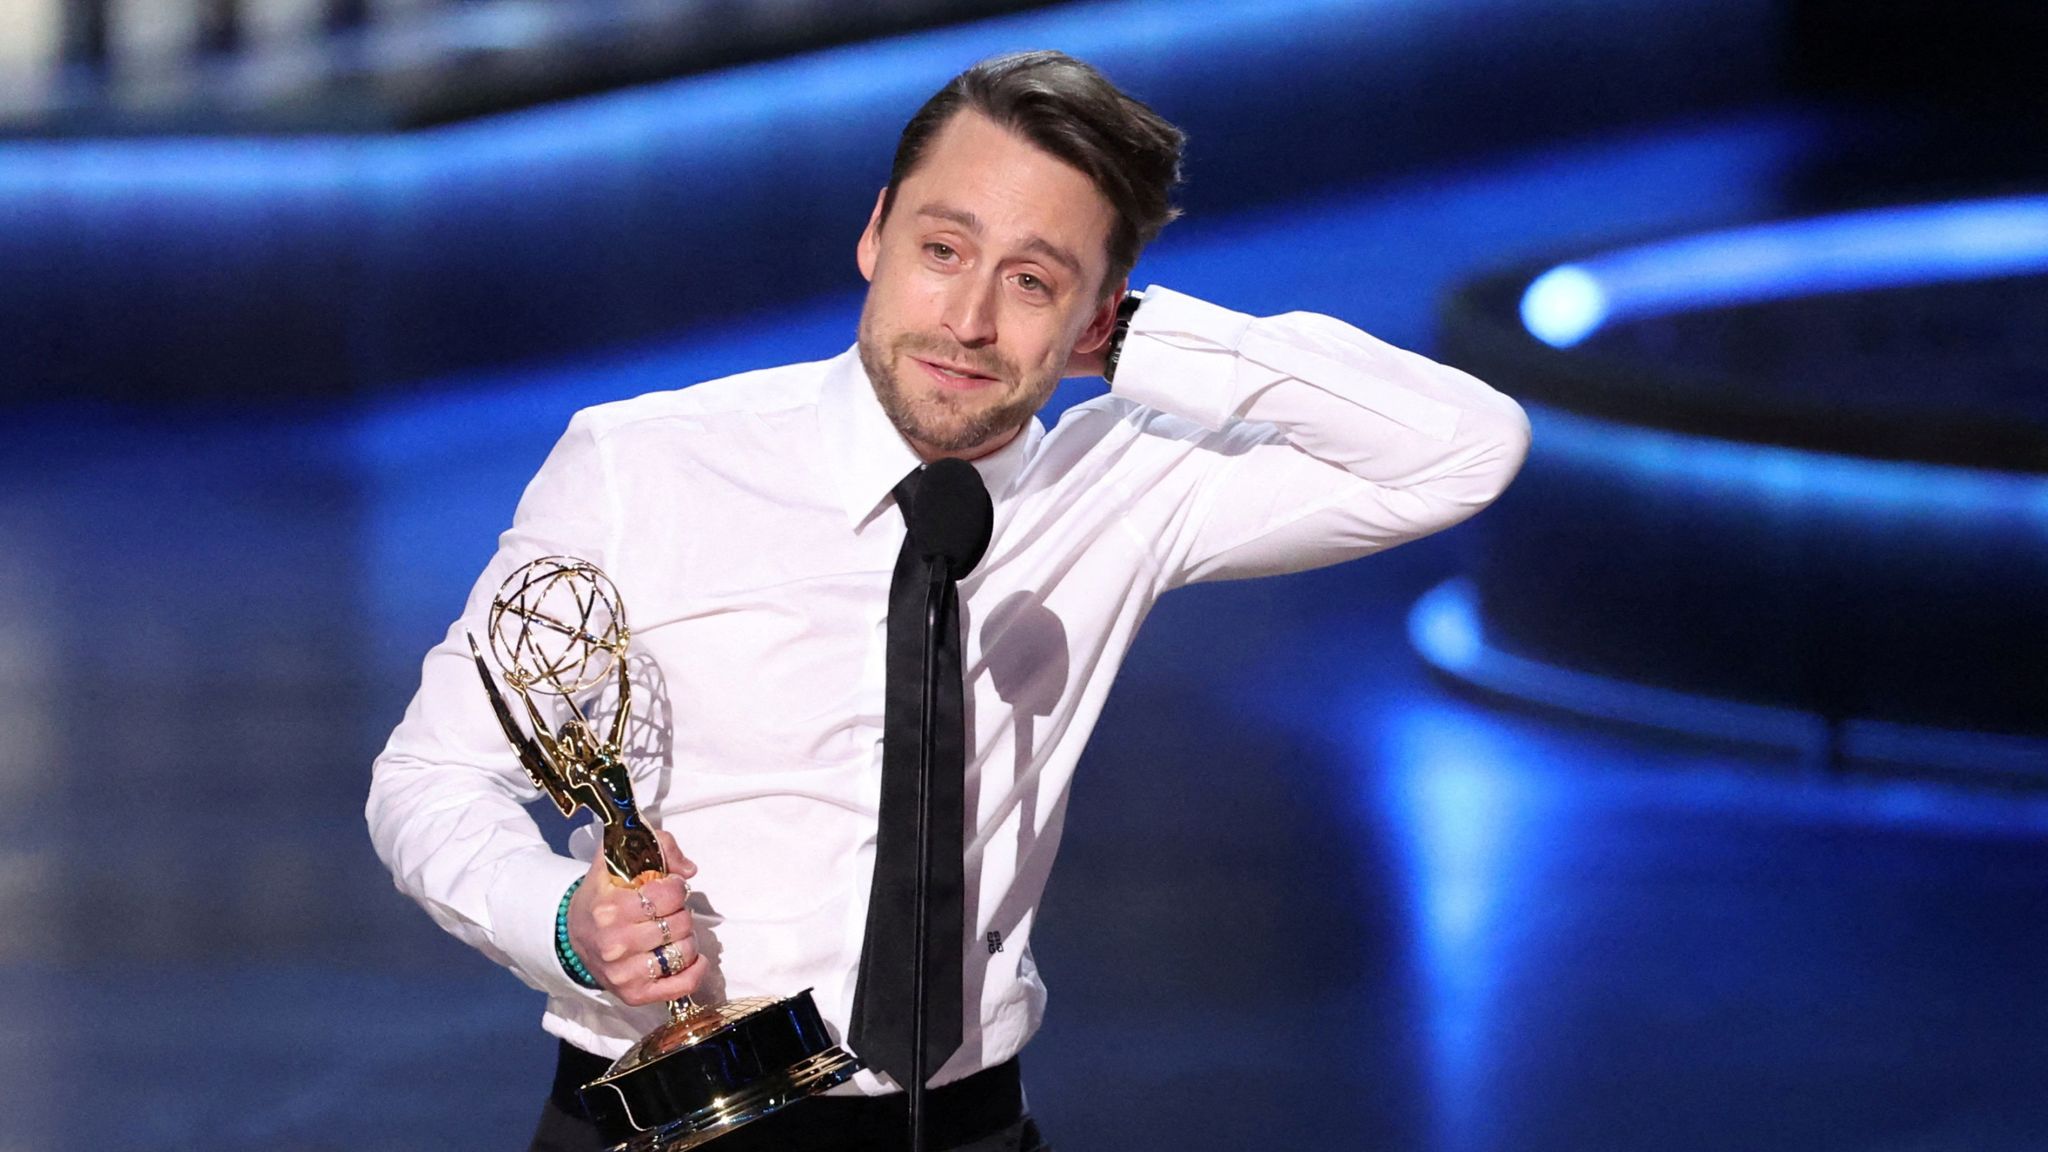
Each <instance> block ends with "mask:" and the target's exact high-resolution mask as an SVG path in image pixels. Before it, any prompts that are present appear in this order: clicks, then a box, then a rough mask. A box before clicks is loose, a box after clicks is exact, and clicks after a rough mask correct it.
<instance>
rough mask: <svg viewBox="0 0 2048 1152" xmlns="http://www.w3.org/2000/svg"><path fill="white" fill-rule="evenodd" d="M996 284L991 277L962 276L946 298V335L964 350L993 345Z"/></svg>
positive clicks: (994, 337) (994, 336)
mask: <svg viewBox="0 0 2048 1152" xmlns="http://www.w3.org/2000/svg"><path fill="white" fill-rule="evenodd" d="M996 288H997V282H996V281H995V279H994V278H993V277H989V278H986V279H984V278H982V277H979V276H963V277H960V278H959V279H958V280H956V281H955V282H954V290H953V291H952V293H950V294H949V295H948V296H947V298H946V315H945V319H944V323H945V325H946V331H947V332H949V333H951V334H952V336H953V339H955V340H958V341H959V342H960V344H961V345H962V346H963V347H967V348H980V347H984V346H986V345H989V344H993V343H995V339H996V293H995V290H996Z"/></svg>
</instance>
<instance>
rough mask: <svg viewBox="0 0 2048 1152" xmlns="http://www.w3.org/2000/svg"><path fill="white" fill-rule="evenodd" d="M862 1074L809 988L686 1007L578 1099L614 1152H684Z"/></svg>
mask: <svg viewBox="0 0 2048 1152" xmlns="http://www.w3.org/2000/svg"><path fill="white" fill-rule="evenodd" d="M860 1067H861V1064H860V1061H859V1060H858V1059H856V1058H855V1057H854V1056H853V1055H851V1054H850V1053H848V1052H847V1051H846V1050H845V1049H844V1048H841V1047H839V1046H838V1045H836V1044H834V1043H832V1041H831V1038H830V1036H829V1035H827V1034H826V1032H825V1027H824V1023H823V1021H822V1020H821V1019H820V1018H819V1016H818V1010H817V1007H816V1005H814V1004H813V1003H812V1002H811V994H810V991H809V990H808V989H806V990H804V991H803V992H800V993H798V994H796V995H795V996H790V997H787V998H784V999H780V1000H776V999H771V998H767V997H760V998H755V999H749V1000H735V1001H732V1002H731V1003H728V1004H721V1005H719V1006H717V1007H715V1008H700V1007H694V1006H693V1007H690V1008H688V1009H687V1010H685V1011H683V1012H682V1013H681V1014H680V1015H678V1016H677V1017H676V1018H675V1019H672V1020H670V1021H669V1022H668V1023H666V1024H663V1025H662V1026H661V1027H659V1028H657V1029H655V1030H654V1031H652V1032H650V1033H648V1034H647V1035H645V1036H643V1037H641V1038H640V1040H639V1041H638V1042H637V1043H635V1044H634V1045H633V1047H632V1048H630V1049H628V1050H627V1052H626V1054H625V1055H623V1056H621V1057H619V1059H618V1060H617V1061H616V1062H614V1063H613V1064H612V1066H611V1068H610V1070H609V1071H607V1072H606V1073H605V1074H604V1075H603V1076H600V1077H598V1078H597V1079H596V1080H593V1081H591V1082H590V1083H589V1084H586V1085H584V1086H583V1089H582V1090H581V1093H580V1095H581V1096H582V1098H583V1104H584V1107H585V1108H586V1109H587V1110H588V1111H589V1113H590V1115H591V1117H592V1119H594V1120H596V1121H597V1123H598V1128H599V1130H600V1131H602V1132H603V1133H604V1134H605V1138H606V1139H607V1140H611V1141H613V1142H614V1143H612V1144H611V1145H610V1148H611V1152H657V1150H661V1152H682V1150H683V1149H689V1148H695V1147H697V1146H698V1145H700V1144H704V1143H707V1142H708V1141H711V1140H714V1139H716V1138H717V1137H719V1136H722V1135H724V1134H726V1133H727V1132H730V1131H732V1130H733V1129H735V1128H738V1127H739V1126H740V1125H742V1124H746V1123H748V1122H750V1121H754V1120H759V1119H760V1118H762V1117H763V1116H767V1115H769V1114H771V1113H774V1112H776V1111H778V1110H780V1109H782V1108H783V1107H785V1106H787V1105H789V1104H793V1103H795V1102H797V1101H798V1100H802V1099H803V1098H804V1097H806V1096H812V1095H815V1094H817V1093H819V1092H823V1091H824V1090H826V1089H827V1088H830V1087H832V1086H834V1085H836V1084H843V1083H845V1082H846V1081H847V1080H849V1079H851V1078H852V1077H853V1074H854V1073H855V1072H857V1071H859V1070H860Z"/></svg>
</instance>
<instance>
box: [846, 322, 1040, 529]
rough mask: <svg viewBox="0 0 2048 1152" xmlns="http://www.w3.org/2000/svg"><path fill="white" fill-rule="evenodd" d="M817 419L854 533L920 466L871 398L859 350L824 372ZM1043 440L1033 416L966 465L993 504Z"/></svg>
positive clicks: (1007, 491)
mask: <svg viewBox="0 0 2048 1152" xmlns="http://www.w3.org/2000/svg"><path fill="white" fill-rule="evenodd" d="M818 418H819V423H820V427H819V429H818V431H819V435H820V437H821V439H822V442H823V444H824V449H825V459H826V463H827V465H828V467H829V468H830V469H831V472H832V479H833V482H834V483H835V484H837V485H838V488H839V499H840V503H841V506H842V507H843V508H844V509H845V512H846V521H847V524H848V526H850V527H853V528H859V527H860V526H861V525H862V524H864V523H866V522H867V521H868V520H869V519H870V518H871V517H873V516H874V514H875V513H876V512H877V511H880V510H881V509H882V507H884V506H885V504H886V503H887V502H888V501H889V500H890V498H891V497H890V493H891V492H893V491H894V490H895V488H896V485H897V484H898V483H899V482H901V481H902V479H903V478H904V477H905V476H908V475H909V474H910V472H911V469H913V468H916V467H917V466H918V465H919V464H921V463H923V461H921V460H919V459H918V456H917V453H916V452H915V451H913V450H912V449H911V447H910V444H909V443H908V442H907V441H905V440H904V439H903V435H902V433H900V432H898V431H896V426H895V425H894V424H892V423H890V422H889V414H888V413H886V412H884V411H882V402H881V401H880V400H877V399H876V398H875V388H874V385H873V384H871V383H869V382H868V374H867V370H866V369H865V368H864V367H862V366H861V362H860V351H859V348H858V347H855V348H850V349H848V350H847V351H846V352H844V353H842V354H841V355H840V356H839V357H838V358H837V359H835V360H833V361H832V363H831V366H830V367H829V368H828V369H827V370H826V373H825V381H824V384H823V386H822V387H821V389H820V391H819V394H818ZM1044 437H1045V426H1044V425H1043V424H1041V423H1039V421H1038V418H1037V417H1035V416H1034V417H1032V418H1031V421H1030V422H1029V423H1027V424H1026V425H1025V426H1024V429H1023V430H1022V431H1020V432H1018V433H1017V435H1015V436H1013V437H1011V439H1010V442H1009V443H1008V444H1005V445H1003V446H1002V447H1001V448H1000V449H998V450H996V451H994V452H991V453H989V454H988V455H986V456H983V457H982V458H981V459H979V460H975V461H972V462H971V463H973V465H974V470H975V471H977V472H979V473H981V482H982V483H983V484H984V485H986V486H987V487H988V494H989V496H990V497H991V498H992V499H993V500H994V501H995V503H997V504H1001V503H1002V502H1003V500H1004V498H1005V497H1007V496H1008V495H1009V494H1010V487H1011V485H1013V484H1015V483H1016V481H1017V477H1018V476H1020V475H1021V474H1022V473H1023V471H1024V465H1025V463H1026V462H1027V461H1029V460H1030V459H1031V456H1032V454H1033V453H1034V452H1036V451H1037V450H1038V442H1039V441H1040V440H1042V439H1044Z"/></svg>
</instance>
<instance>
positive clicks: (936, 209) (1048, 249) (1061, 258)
mask: <svg viewBox="0 0 2048 1152" xmlns="http://www.w3.org/2000/svg"><path fill="white" fill-rule="evenodd" d="M917 214H918V215H919V216H930V217H932V218H933V219H935V220H944V221H947V222H948V223H952V224H958V225H959V226H961V227H962V228H965V229H967V231H968V232H969V233H971V234H973V235H975V236H980V235H981V231H982V229H981V217H979V216H976V215H975V214H974V213H972V212H969V211H967V210H966V209H964V208H955V207H953V206H952V205H950V204H926V205H923V206H922V207H920V208H918V210H917ZM1024 250H1025V251H1026V252H1036V253H1038V254H1039V255H1041V256H1044V257H1045V258H1046V259H1048V260H1051V261H1052V262H1053V263H1055V264H1059V265H1063V266H1065V268H1066V269H1067V271H1069V272H1072V273H1073V274H1075V275H1076V276H1078V275H1080V274H1081V261H1080V260H1078V259H1077V258H1075V256H1074V254H1073V253H1072V252H1069V251H1067V250H1066V249H1065V248H1062V247H1060V246H1059V245H1057V244H1055V243H1053V242H1052V241H1050V240H1047V239H1046V238H1045V237H1043V236H1033V237H1032V238H1031V239H1029V240H1026V241H1025V242H1024Z"/></svg>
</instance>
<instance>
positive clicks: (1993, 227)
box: [1522, 196, 2048, 348]
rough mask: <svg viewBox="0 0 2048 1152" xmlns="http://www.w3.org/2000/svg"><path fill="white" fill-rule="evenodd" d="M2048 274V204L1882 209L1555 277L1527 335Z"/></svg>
mask: <svg viewBox="0 0 2048 1152" xmlns="http://www.w3.org/2000/svg"><path fill="white" fill-rule="evenodd" d="M2037 272H2048V196H2021V197H2009V198H2005V199H1997V200H1976V201H1969V202H1964V203H1955V204H1932V205H1919V206H1914V207H1908V208H1880V209H1873V210H1870V211H1865V212H1852V213H1847V214H1844V215H1840V216H1825V217H1819V218H1816V219H1811V220H1790V221H1783V222H1779V223H1774V224H1760V225H1756V226H1753V227H1747V228H1733V229H1729V230H1727V231H1723V232H1709V233H1706V234H1704V235H1699V236H1687V237H1684V238H1681V239H1677V240H1667V241H1662V242H1659V243H1655V244H1645V245H1641V246H1639V247H1635V248H1624V249H1620V250H1618V251H1615V252H1609V253H1605V254H1603V255H1600V256H1595V257H1593V258H1591V259H1587V260H1580V261H1577V262H1574V263H1571V264H1565V265H1561V266H1559V267H1557V268H1553V269H1551V270H1550V271H1548V272H1545V273H1544V274H1543V275H1541V276H1538V277H1537V278H1536V279H1535V280H1534V281H1533V282H1532V283H1531V284H1530V285H1529V288H1528V290H1527V291H1526V292H1524V293H1523V294H1522V324H1523V326H1524V327H1526V328H1527V329H1528V330H1529V333H1530V334H1531V335H1533V336H1535V337H1536V338H1537V339H1539V340H1541V341H1543V342H1544V343H1546V344H1549V345H1551V346H1552V347H1555V348H1569V347H1571V346H1572V345H1574V344H1577V343H1579V342H1580V341H1583V340H1585V339H1586V338H1587V337H1589V336H1591V335H1592V334H1593V333H1595V332H1597V331H1599V330H1600V328H1601V326H1602V325H1604V324H1606V323H1608V322H1610V321H1615V320H1624V319H1636V318H1641V317H1646V316H1663V315H1669V314H1671V313H1673V312H1682V311H1689V310H1692V309H1696V308H1716V307H1724V306H1727V305H1731V304H1751V303H1756V302H1759V301H1764V300H1782V299H1788V298H1791V297H1798V296H1811V295H1817V294H1819V293H1823V292H1847V291H1856V290H1865V289H1873V288H1897V287H1903V286H1906V285H1909V284H1932V283H1940V282H1944V281H1954V280H1976V279H1984V278H1987V277H1993V276H2014V275H2023V274H2028V273H2037Z"/></svg>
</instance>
